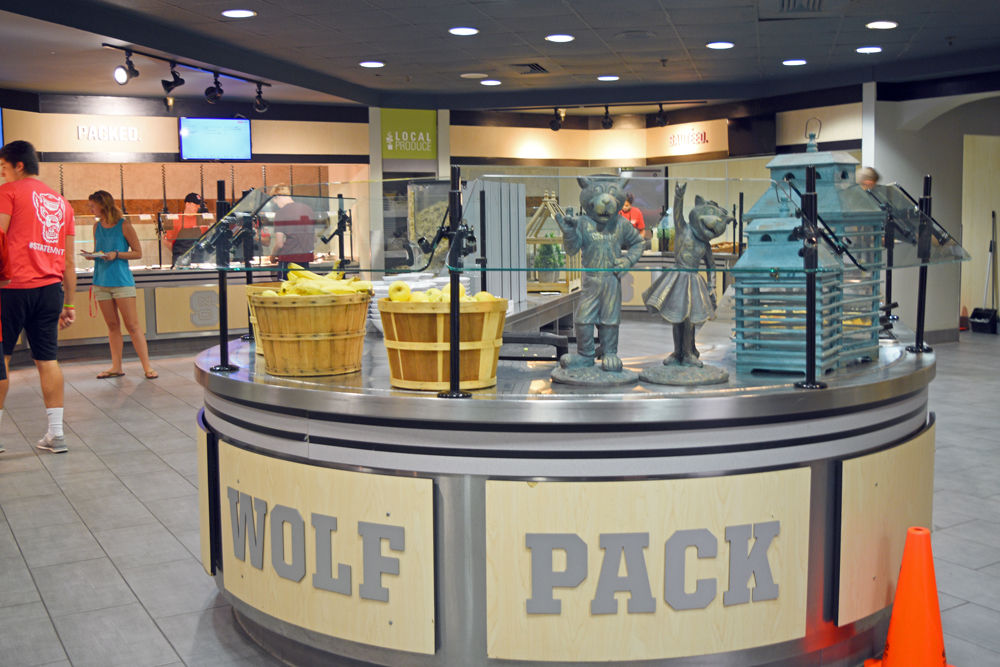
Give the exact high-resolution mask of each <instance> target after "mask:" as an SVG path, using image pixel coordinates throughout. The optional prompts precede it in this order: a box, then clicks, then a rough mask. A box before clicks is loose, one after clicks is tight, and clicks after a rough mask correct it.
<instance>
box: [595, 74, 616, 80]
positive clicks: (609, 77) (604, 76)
mask: <svg viewBox="0 0 1000 667" xmlns="http://www.w3.org/2000/svg"><path fill="white" fill-rule="evenodd" d="M597 80H598V81H617V80H618V75H617V74H602V75H601V76H599V77H597Z"/></svg>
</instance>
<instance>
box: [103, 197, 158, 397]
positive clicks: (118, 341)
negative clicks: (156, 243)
mask: <svg viewBox="0 0 1000 667" xmlns="http://www.w3.org/2000/svg"><path fill="white" fill-rule="evenodd" d="M89 200H90V201H89V203H90V211H91V213H93V214H94V216H95V217H96V218H97V222H96V223H95V224H94V294H95V295H96V297H97V304H98V305H99V306H100V307H101V314H102V315H103V316H104V322H105V323H106V324H107V325H108V343H109V344H110V345H111V368H109V369H108V370H106V371H103V372H101V373H100V374H98V376H97V377H98V378H114V377H121V376H122V375H125V371H124V370H122V346H123V341H122V328H121V325H122V323H123V322H124V323H125V329H126V330H127V331H128V335H129V337H131V339H132V347H133V348H135V353H136V354H137V355H138V356H139V361H140V362H142V369H143V372H144V373H145V375H146V378H147V379H149V380H152V379H154V378H157V377H159V375H157V373H156V371H154V370H153V367H152V366H151V365H150V363H149V350H148V348H147V346H146V336H145V335H144V334H143V332H142V327H141V326H139V317H138V315H137V314H136V307H135V296H136V292H135V280H134V279H133V278H132V270H131V269H129V266H128V260H130V259H140V258H141V257H142V247H141V246H140V245H139V235H138V234H136V233H135V228H134V227H132V224H131V223H130V222H127V221H126V220H125V218H123V217H122V212H121V210H119V208H118V207H117V206H115V199H114V197H112V196H111V193H109V192H106V191H104V190H98V191H97V192H95V193H94V194H92V195H90V197H89Z"/></svg>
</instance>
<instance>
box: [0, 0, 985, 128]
mask: <svg viewBox="0 0 1000 667" xmlns="http://www.w3.org/2000/svg"><path fill="white" fill-rule="evenodd" d="M236 7H239V8H246V9H251V10H254V11H256V12H257V16H255V17H253V18H250V19H227V18H225V17H223V16H222V15H221V11H222V10H224V9H231V8H236ZM0 10H3V11H0V87H2V88H9V89H15V90H22V91H32V92H60V93H75V94H88V95H119V96H120V95H128V96H133V97H161V96H162V94H163V93H162V90H161V88H160V83H159V82H160V79H162V78H166V77H167V69H168V67H167V65H166V63H163V62H158V61H156V60H151V59H148V58H145V57H143V56H141V55H136V56H135V57H134V62H135V65H136V67H137V68H138V69H139V71H140V72H141V76H140V77H139V78H138V79H134V80H132V81H130V82H129V83H128V84H127V85H126V86H118V85H117V84H115V83H114V82H113V81H112V80H111V76H110V74H111V70H112V68H113V67H114V66H116V65H119V64H121V63H122V62H123V55H122V53H121V52H120V51H115V50H113V49H106V48H101V44H102V42H107V43H111V44H115V45H119V46H133V47H135V48H137V49H140V50H144V51H148V52H151V53H154V54H157V55H160V56H163V57H167V58H176V59H178V60H182V61H184V62H187V63H190V64H194V65H199V66H202V67H206V68H209V69H219V70H221V71H222V72H223V73H232V74H237V75H239V76H244V77H247V78H252V79H263V80H265V81H267V82H269V83H272V84H273V86H272V87H271V88H268V89H265V96H266V97H267V98H268V99H269V100H271V101H285V102H300V103H319V104H358V105H367V106H384V107H426V108H434V107H437V108H451V109H529V108H543V109H547V110H548V111H549V113H551V109H552V108H553V107H560V108H568V109H569V112H570V113H592V112H593V109H596V108H601V112H603V107H602V105H604V104H611V105H612V106H613V110H612V113H622V112H631V113H635V112H649V111H655V110H656V108H657V104H656V103H659V102H664V103H667V105H668V106H667V108H668V109H669V108H677V107H679V106H687V105H691V104H705V103H710V102H714V101H720V100H735V99H750V98H755V97H767V96H772V95H779V94H787V93H795V92H803V91H809V90H817V89H823V88H831V87H835V86H842V85H851V84H857V83H861V82H863V81H872V80H875V81H908V80H917V79H928V78H938V77H947V76H956V75H961V74H974V73H980V72H987V71H995V70H998V69H1000V39H998V35H1000V3H998V2H997V0H964V1H963V2H943V1H932V0H883V1H878V2H876V1H869V0H742V1H740V0H694V1H689V2H680V1H675V0H351V1H350V2H345V1H337V0H198V1H189V0H42V1H39V0H36V1H35V2H25V1H24V0H16V1H14V0H0ZM876 19H890V20H893V21H896V22H898V24H899V26H898V27H897V28H896V29H894V30H869V29H867V28H866V27H865V24H866V23H867V22H869V21H872V20H876ZM453 26H472V27H476V28H478V29H479V31H480V32H479V34H477V35H474V36H471V37H457V36H453V35H451V34H449V33H448V28H451V27H453ZM552 33H569V34H572V35H574V36H575V40H574V41H572V42H569V43H564V44H557V43H552V42H548V41H546V40H545V39H544V37H545V36H546V35H548V34H552ZM714 40H726V41H730V42H733V43H734V44H735V47H734V48H732V49H729V50H725V51H714V50H710V49H707V48H705V44H706V43H707V42H710V41H714ZM868 45H878V46H881V47H882V49H883V50H882V52H881V53H880V54H877V55H861V54H858V53H856V52H855V49H856V48H857V47H860V46H868ZM788 58H802V59H805V60H807V64H806V65H805V66H802V67H786V66H783V65H782V64H781V61H782V60H783V59H788ZM362 60H380V61H383V62H384V63H385V67H383V68H381V69H364V68H361V67H359V66H358V63H359V62H360V61H362ZM539 70H541V71H539ZM470 72H478V73H482V74H486V75H488V76H489V77H491V78H495V79H498V80H500V81H501V82H502V83H501V85H499V86H495V87H491V88H487V87H484V86H482V85H480V84H479V81H478V80H476V79H467V78H461V77H460V75H461V74H463V73H470ZM605 74H614V75H618V76H619V77H620V78H619V80H618V81H614V82H599V81H598V80H597V78H596V77H597V76H599V75H605ZM181 75H182V76H184V78H185V79H186V80H187V81H188V84H187V85H185V86H183V87H181V88H178V89H177V90H176V91H175V93H174V94H175V95H176V96H179V97H192V98H194V97H200V96H201V95H202V92H203V91H204V89H205V87H206V86H208V85H209V84H210V83H211V77H210V75H208V74H205V73H198V72H196V71H192V70H184V69H183V68H182V69H181ZM222 85H223V87H224V89H225V90H226V96H227V98H229V99H247V100H249V99H252V97H253V96H254V94H255V93H256V91H255V87H254V86H253V85H252V84H248V83H243V82H240V81H236V80H232V79H229V80H227V79H226V78H223V80H222ZM581 107H587V108H589V111H583V110H581V109H580V108H581Z"/></svg>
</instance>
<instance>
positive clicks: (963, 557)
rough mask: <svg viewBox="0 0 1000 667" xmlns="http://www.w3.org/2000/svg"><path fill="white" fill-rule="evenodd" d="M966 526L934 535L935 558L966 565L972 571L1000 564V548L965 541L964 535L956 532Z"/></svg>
mask: <svg viewBox="0 0 1000 667" xmlns="http://www.w3.org/2000/svg"><path fill="white" fill-rule="evenodd" d="M972 523H976V522H974V521H973V522H972ZM965 525H966V524H960V525H959V526H957V527H955V528H948V529H946V530H938V531H935V532H934V533H933V537H932V538H931V539H932V541H933V545H934V547H933V548H934V558H935V559H938V558H940V559H942V560H946V561H950V562H952V563H957V564H958V565H964V566H965V567H967V568H969V569H972V570H978V569H979V568H981V567H985V566H987V565H990V564H992V563H996V562H1000V548H997V547H992V546H988V545H986V544H982V543H981V542H975V541H973V540H969V539H965V538H964V537H962V534H960V533H958V532H956V531H958V530H960V529H961V528H962V527H963V526H965Z"/></svg>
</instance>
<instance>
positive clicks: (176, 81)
mask: <svg viewBox="0 0 1000 667" xmlns="http://www.w3.org/2000/svg"><path fill="white" fill-rule="evenodd" d="M170 78H171V80H170V81H167V80H166V79H160V85H161V86H163V93H164V94H165V95H169V94H170V91H172V90H173V89H174V88H177V87H179V86H183V85H184V79H182V78H181V75H180V74H178V73H177V63H175V62H173V61H171V62H170Z"/></svg>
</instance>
